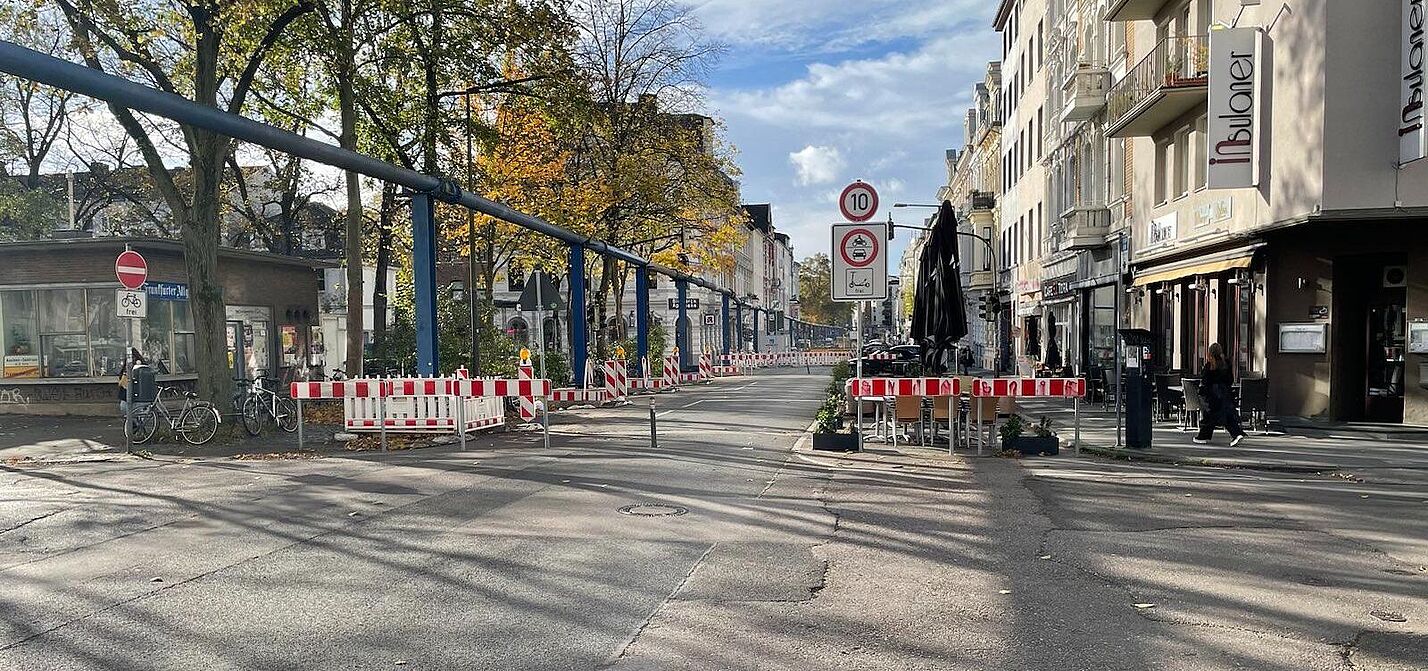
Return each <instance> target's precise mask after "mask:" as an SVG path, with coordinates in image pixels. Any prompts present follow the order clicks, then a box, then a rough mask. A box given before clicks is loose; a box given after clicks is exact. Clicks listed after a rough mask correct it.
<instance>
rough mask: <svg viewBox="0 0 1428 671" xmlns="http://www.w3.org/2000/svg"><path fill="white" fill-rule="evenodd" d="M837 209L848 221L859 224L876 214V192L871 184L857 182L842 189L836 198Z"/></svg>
mask: <svg viewBox="0 0 1428 671" xmlns="http://www.w3.org/2000/svg"><path fill="white" fill-rule="evenodd" d="M838 209H839V210H840V211H841V212H842V213H843V218H844V219H847V220H848V221H854V222H861V221H867V220H869V219H872V218H873V215H875V214H877V213H878V191H877V189H874V188H873V185H872V184H869V183H867V182H864V181H861V180H859V181H857V182H853V183H852V184H849V185H848V186H847V188H844V189H843V194H842V195H840V196H839V197H838Z"/></svg>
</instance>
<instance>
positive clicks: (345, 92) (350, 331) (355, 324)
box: [337, 3, 386, 377]
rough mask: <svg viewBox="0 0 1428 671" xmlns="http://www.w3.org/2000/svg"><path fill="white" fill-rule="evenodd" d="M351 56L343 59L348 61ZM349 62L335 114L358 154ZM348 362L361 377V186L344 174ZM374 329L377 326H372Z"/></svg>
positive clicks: (346, 144)
mask: <svg viewBox="0 0 1428 671" xmlns="http://www.w3.org/2000/svg"><path fill="white" fill-rule="evenodd" d="M343 10H344V20H348V21H349V22H348V26H349V30H350V25H351V24H350V18H349V17H347V16H345V14H346V12H348V11H350V10H349V9H348V3H343ZM343 39H344V40H347V42H346V43H345V44H344V45H343V46H344V47H347V46H350V45H351V34H350V32H349V33H348V34H346V35H345V36H344V38H343ZM350 55H351V54H350V52H349V53H348V54H346V56H348V57H350ZM352 76H353V72H352V69H351V60H350V58H349V60H347V61H345V62H343V63H342V64H341V66H340V67H339V68H338V73H337V80H338V81H337V106H338V113H339V115H340V116H341V118H342V130H341V135H340V137H339V139H338V144H340V145H341V146H342V148H343V149H350V150H352V151H356V150H357V95H356V92H355V91H354V90H353V88H352ZM346 246H347V251H346V256H347V361H346V372H347V375H348V376H349V377H361V376H362V372H363V371H362V334H363V324H362V184H361V181H360V179H359V178H358V175H357V173H355V172H351V171H348V172H347V245H346ZM383 286H385V285H383V284H382V283H381V279H380V278H378V282H377V286H376V287H374V289H373V292H374V295H373V302H374V304H375V302H376V296H375V293H376V292H377V291H381V289H382V287H383ZM373 317H374V320H375V321H376V322H377V324H382V325H384V326H385V324H386V321H385V320H384V319H381V318H376V315H375V314H374V315H373ZM373 328H376V324H374V325H373Z"/></svg>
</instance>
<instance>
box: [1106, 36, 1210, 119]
mask: <svg viewBox="0 0 1428 671" xmlns="http://www.w3.org/2000/svg"><path fill="white" fill-rule="evenodd" d="M1209 74H1210V40H1209V38H1208V37H1207V36H1205V35H1191V36H1183V37H1168V38H1166V39H1164V40H1161V42H1160V44H1157V45H1156V46H1155V49H1154V50H1152V51H1151V52H1150V53H1149V54H1148V55H1146V57H1145V58H1143V59H1141V61H1140V63H1137V64H1136V66H1135V67H1134V68H1131V71H1130V72H1127V73H1126V76H1125V77H1123V78H1122V79H1121V80H1120V81H1118V82H1116V84H1115V86H1112V87H1111V92H1110V95H1109V96H1107V101H1106V107H1107V109H1106V112H1107V117H1108V118H1109V119H1110V125H1112V126H1120V125H1123V123H1124V121H1125V120H1126V118H1127V117H1128V116H1129V115H1131V114H1134V113H1137V112H1138V111H1139V108H1140V107H1141V106H1142V104H1143V103H1145V102H1146V101H1147V100H1150V99H1151V98H1153V97H1154V96H1156V95H1158V94H1161V93H1163V92H1166V91H1169V90H1174V89H1186V88H1203V87H1205V86H1206V85H1208V83H1209Z"/></svg>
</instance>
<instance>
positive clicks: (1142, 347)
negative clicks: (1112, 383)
mask: <svg viewBox="0 0 1428 671" xmlns="http://www.w3.org/2000/svg"><path fill="white" fill-rule="evenodd" d="M1120 333H1121V351H1122V352H1124V353H1125V366H1124V370H1125V379H1124V381H1123V382H1122V384H1123V385H1124V390H1123V391H1124V394H1123V397H1124V399H1125V400H1124V401H1123V403H1125V409H1126V412H1125V421H1126V447H1134V448H1137V449H1147V448H1149V447H1150V444H1151V438H1152V436H1153V434H1154V427H1153V425H1152V423H1151V395H1152V390H1153V385H1152V383H1151V380H1152V376H1151V373H1150V370H1149V368H1148V367H1147V364H1146V361H1147V359H1149V356H1147V355H1148V354H1149V353H1150V352H1151V347H1154V346H1155V334H1153V333H1151V332H1150V331H1147V330H1145V329H1121V331H1120Z"/></svg>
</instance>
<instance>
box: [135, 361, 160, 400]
mask: <svg viewBox="0 0 1428 671" xmlns="http://www.w3.org/2000/svg"><path fill="white" fill-rule="evenodd" d="M154 374H155V373H154V367H153V366H150V365H148V364H143V363H141V364H139V365H137V366H134V370H132V371H130V372H129V400H130V401H133V402H135V403H153V402H154V399H155V398H157V397H158V395H159V385H158V382H157V381H156V380H155V379H154Z"/></svg>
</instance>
